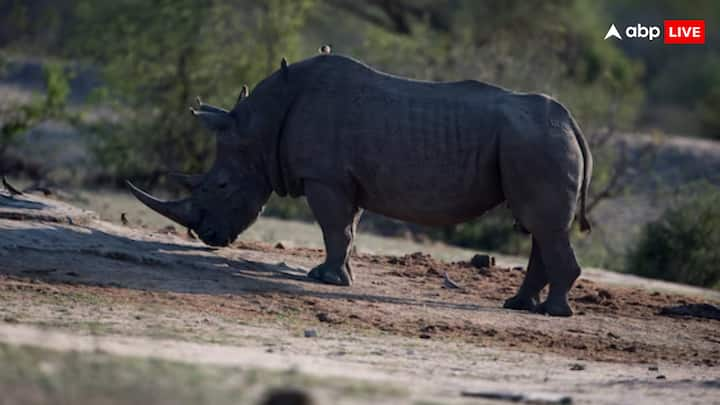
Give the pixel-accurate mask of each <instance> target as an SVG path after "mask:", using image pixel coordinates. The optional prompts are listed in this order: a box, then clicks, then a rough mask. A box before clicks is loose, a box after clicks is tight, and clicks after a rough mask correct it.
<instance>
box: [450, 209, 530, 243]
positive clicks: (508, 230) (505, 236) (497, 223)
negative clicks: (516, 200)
mask: <svg viewBox="0 0 720 405" xmlns="http://www.w3.org/2000/svg"><path fill="white" fill-rule="evenodd" d="M514 223H515V221H514V220H513V218H512V216H511V215H510V213H509V211H508V210H507V209H495V210H493V211H492V212H490V213H488V214H486V215H484V216H483V217H482V218H480V219H478V220H474V221H471V222H466V223H463V224H460V225H457V226H455V227H454V228H452V229H451V230H446V232H445V235H444V236H443V239H445V241H446V242H447V243H451V244H454V245H458V246H463V247H468V248H475V249H481V250H492V251H495V252H502V253H508V254H527V253H529V252H530V245H531V239H530V237H529V236H527V235H524V234H522V233H521V232H520V231H519V230H518V229H516V228H515V225H514Z"/></svg>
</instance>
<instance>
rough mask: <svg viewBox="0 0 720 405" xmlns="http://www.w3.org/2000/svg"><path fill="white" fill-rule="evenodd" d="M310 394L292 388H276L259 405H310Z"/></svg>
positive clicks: (311, 402)
mask: <svg viewBox="0 0 720 405" xmlns="http://www.w3.org/2000/svg"><path fill="white" fill-rule="evenodd" d="M314 403H315V401H313V399H312V397H310V394H308V393H306V392H305V391H301V390H299V389H294V388H276V389H273V390H271V391H270V392H268V393H267V394H266V395H265V398H264V399H263V400H262V401H261V402H260V404H261V405H312V404H314Z"/></svg>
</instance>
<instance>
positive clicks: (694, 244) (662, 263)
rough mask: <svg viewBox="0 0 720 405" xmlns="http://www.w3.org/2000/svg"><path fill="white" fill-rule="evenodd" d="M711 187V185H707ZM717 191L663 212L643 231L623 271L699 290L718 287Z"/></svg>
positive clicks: (719, 213) (719, 215) (719, 228)
mask: <svg viewBox="0 0 720 405" xmlns="http://www.w3.org/2000/svg"><path fill="white" fill-rule="evenodd" d="M710 187H711V186H710ZM718 246H720V192H717V191H713V192H708V193H706V194H704V195H702V196H700V197H698V198H696V199H694V200H692V201H690V202H686V203H684V204H680V205H679V206H677V207H675V208H671V209H669V210H667V211H666V212H665V213H664V214H663V215H662V217H661V218H660V219H658V220H657V221H655V222H652V223H649V224H647V225H646V226H645V228H644V229H643V232H642V235H641V237H640V241H639V243H638V245H637V246H636V247H635V248H634V249H632V250H631V251H630V253H629V254H628V258H627V266H626V271H627V272H629V273H634V274H638V275H641V276H645V277H652V278H660V279H663V280H670V281H678V282H681V283H688V284H693V285H698V286H703V287H718V286H720V284H719V283H720V267H719V266H718V263H720V250H718Z"/></svg>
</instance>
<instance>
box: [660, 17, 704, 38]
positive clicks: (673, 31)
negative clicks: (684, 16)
mask: <svg viewBox="0 0 720 405" xmlns="http://www.w3.org/2000/svg"><path fill="white" fill-rule="evenodd" d="M665 43H666V44H704V43H705V20H665Z"/></svg>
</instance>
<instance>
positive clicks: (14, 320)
mask: <svg viewBox="0 0 720 405" xmlns="http://www.w3.org/2000/svg"><path fill="white" fill-rule="evenodd" d="M3 321H4V322H5V323H18V320H17V318H13V317H12V316H6V317H5V318H3Z"/></svg>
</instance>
